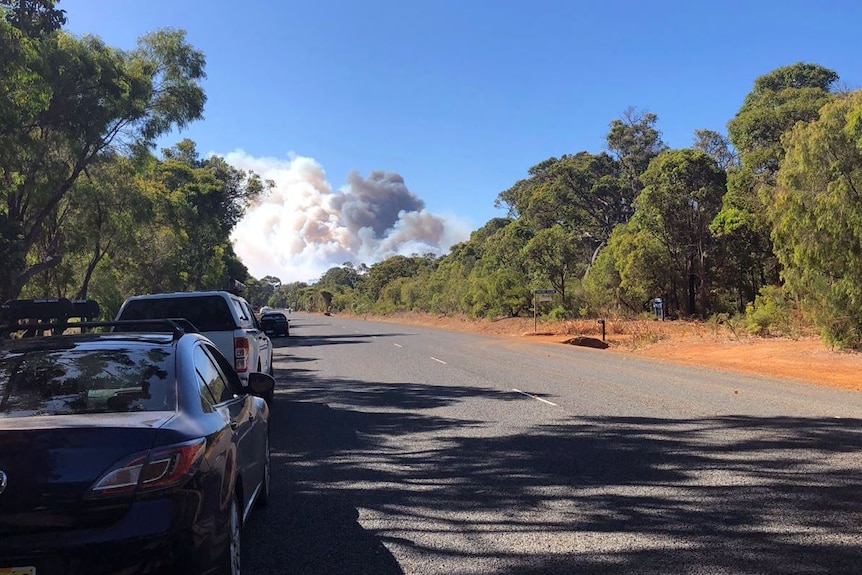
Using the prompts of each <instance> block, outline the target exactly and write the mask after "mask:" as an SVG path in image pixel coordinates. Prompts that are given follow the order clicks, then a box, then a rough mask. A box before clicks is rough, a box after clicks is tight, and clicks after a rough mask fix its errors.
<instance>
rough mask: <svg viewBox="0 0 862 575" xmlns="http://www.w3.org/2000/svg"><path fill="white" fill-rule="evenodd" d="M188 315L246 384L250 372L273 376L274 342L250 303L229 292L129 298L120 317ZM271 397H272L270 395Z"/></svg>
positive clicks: (133, 318) (125, 318) (161, 294)
mask: <svg viewBox="0 0 862 575" xmlns="http://www.w3.org/2000/svg"><path fill="white" fill-rule="evenodd" d="M173 318H185V319H187V320H188V321H189V322H191V323H192V324H193V325H194V326H195V328H197V330H198V331H199V332H200V333H201V335H203V336H204V337H206V338H207V339H209V340H210V341H212V342H213V343H214V344H215V345H216V347H217V348H218V350H219V351H220V352H221V353H222V354H223V355H224V356H225V357H226V358H228V359H229V360H231V361H232V362H233V367H234V369H235V370H236V372H237V374H238V375H239V377H240V380H241V382H242V384H243V386H246V387H247V386H248V376H249V373H251V372H253V371H260V372H263V373H267V374H269V375H272V372H273V367H272V343H271V342H270V339H269V337H268V336H267V335H266V334H265V333H264V331H263V330H262V329H261V327H260V323H259V322H258V319H257V318H256V317H255V315H254V313H252V311H251V306H250V305H249V304H248V302H247V301H246V300H245V299H243V298H241V297H239V296H237V295H234V294H232V293H230V292H227V291H194V292H171V293H157V294H147V295H136V296H132V297H130V298H128V299H127V300H126V301H125V302H123V305H122V306H121V307H120V311H119V312H118V313H117V317H116V319H117V320H136V319H173ZM267 399H268V400H270V399H271V398H267Z"/></svg>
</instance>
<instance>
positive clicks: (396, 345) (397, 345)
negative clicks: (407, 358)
mask: <svg viewBox="0 0 862 575" xmlns="http://www.w3.org/2000/svg"><path fill="white" fill-rule="evenodd" d="M393 345H394V346H395V347H404V346H403V345H399V344H397V343H395V344H393Z"/></svg>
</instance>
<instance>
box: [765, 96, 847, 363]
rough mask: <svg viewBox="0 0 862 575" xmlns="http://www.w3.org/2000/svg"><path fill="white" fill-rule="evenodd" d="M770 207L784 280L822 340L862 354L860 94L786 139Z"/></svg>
mask: <svg viewBox="0 0 862 575" xmlns="http://www.w3.org/2000/svg"><path fill="white" fill-rule="evenodd" d="M782 143H783V149H784V151H785V155H784V159H783V161H782V163H781V168H780V169H779V171H778V187H777V191H776V194H775V204H774V206H773V207H771V209H770V217H771V219H772V220H773V222H774V224H775V225H774V229H773V239H774V242H775V249H776V253H777V254H778V257H779V259H780V261H781V264H782V265H783V272H782V277H783V279H784V280H785V282H786V286H787V288H789V289H790V290H791V293H793V294H795V295H797V296H798V297H799V298H801V299H802V300H803V301H804V302H805V304H806V307H807V308H808V309H809V310H810V311H812V312H813V316H814V318H815V320H816V322H817V325H818V326H819V327H820V329H821V332H822V334H823V336H824V338H825V339H826V340H827V341H828V342H829V343H831V344H833V345H837V346H839V347H849V348H853V349H862V91H859V92H853V93H851V94H848V95H846V96H843V97H840V98H838V99H835V100H833V101H832V102H830V103H828V104H826V105H825V106H824V107H823V108H822V109H821V110H820V112H819V115H818V119H816V120H814V121H812V122H809V123H807V124H805V123H799V124H797V125H796V126H795V127H794V128H793V129H792V130H791V131H790V132H788V133H787V134H786V135H785V136H784V138H783V139H782Z"/></svg>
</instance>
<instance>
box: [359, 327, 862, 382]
mask: <svg viewBox="0 0 862 575" xmlns="http://www.w3.org/2000/svg"><path fill="white" fill-rule="evenodd" d="M367 319H369V320H375V321H387V322H392V323H401V324H412V325H424V326H431V327H437V328H442V329H453V330H459V331H470V332H476V333H483V334H486V335H494V336H499V337H506V338H517V339H519V340H522V341H540V342H543V343H548V344H557V345H570V344H572V343H574V342H576V341H577V342H579V344H586V345H590V344H593V345H601V341H602V340H601V337H602V336H601V325H599V324H598V322H596V321H595V320H577V321H570V322H552V323H543V322H538V323H535V322H534V320H533V319H532V318H503V319H498V320H494V321H490V320H473V319H470V318H467V317H460V316H454V317H452V316H435V315H431V314H422V313H397V314H391V315H388V316H370V315H369V316H367ZM605 332H606V335H605V341H606V343H607V345H608V347H607V348H606V349H596V350H595V353H618V354H631V355H636V356H640V357H645V358H650V359H656V360H661V361H670V362H675V363H683V364H690V365H699V366H704V367H711V368H715V369H722V370H728V371H736V372H741V373H746V374H752V375H760V376H765V377H772V378H778V379H786V380H791V381H797V382H802V383H808V384H812V385H820V386H825V387H834V388H839V389H846V390H853V391H862V354H860V353H852V352H842V351H835V350H831V349H829V348H828V347H827V346H826V345H825V344H824V343H823V342H822V341H821V340H820V339H819V338H817V337H813V336H812V337H804V338H798V339H785V338H768V337H752V336H748V335H747V334H744V333H743V334H740V333H733V332H731V331H730V330H729V329H727V328H726V327H723V326H718V325H711V324H709V325H708V324H704V323H698V322H688V321H665V322H660V321H651V320H621V321H615V320H607V322H606V324H605Z"/></svg>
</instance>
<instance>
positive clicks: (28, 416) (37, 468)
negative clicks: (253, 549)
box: [0, 306, 274, 575]
mask: <svg viewBox="0 0 862 575" xmlns="http://www.w3.org/2000/svg"><path fill="white" fill-rule="evenodd" d="M5 307H7V306H4V308H5ZM0 316H2V310H0ZM16 322H17V320H15V322H13V323H16ZM150 323H151V324H152V326H150V325H147V326H143V325H142V324H140V323H138V324H137V325H135V326H134V331H133V332H132V331H129V332H124V331H122V330H123V329H126V328H128V327H129V326H128V325H127V324H123V323H122V322H112V323H111V324H110V328H109V329H112V330H114V331H112V332H104V333H79V334H76V335H51V333H60V332H62V331H64V330H65V331H69V329H68V326H71V325H76V324H66V327H61V328H53V329H49V330H43V329H42V326H36V328H37V329H35V332H37V335H36V336H35V337H22V338H20V339H9V338H8V337H7V338H5V339H3V341H0V446H2V449H0V573H9V572H12V573H16V574H19V573H20V574H36V575H52V574H60V573H63V574H78V573H80V574H83V573H86V574H88V575H90V574H103V573H104V574H107V573H136V574H137V573H159V574H163V573H219V574H221V573H225V574H227V573H238V572H239V566H240V529H241V527H242V525H243V522H244V521H245V519H246V518H247V516H248V513H249V511H250V510H251V508H252V507H253V505H254V504H255V502H256V501H259V502H264V501H265V500H266V498H267V497H268V495H269V485H270V477H269V474H270V463H269V439H268V420H269V408H268V407H267V404H266V403H265V401H264V400H263V399H262V398H261V397H260V396H261V395H265V394H267V393H269V392H270V391H271V390H272V388H273V386H274V381H273V379H272V378H271V377H270V376H268V375H265V374H262V373H253V374H252V375H251V377H250V381H249V386H248V388H244V387H243V386H242V384H241V383H240V380H239V377H238V376H237V374H236V373H235V372H234V371H233V369H232V367H231V364H230V363H229V362H228V361H227V360H226V359H225V358H224V357H223V356H222V355H221V354H220V353H219V351H218V350H217V349H216V348H215V346H214V345H213V344H212V342H210V341H209V340H208V339H206V338H204V337H203V336H201V335H199V334H196V333H186V332H185V331H183V329H182V328H181V327H180V325H179V324H177V323H175V322H170V321H153V322H150ZM157 324H160V325H162V326H164V327H161V328H158V327H157ZM26 325H28V326H32V323H28V324H26ZM77 325H84V326H88V325H90V324H86V323H85V324H77ZM94 325H95V324H94ZM99 325H101V326H102V329H105V327H104V326H105V325H107V324H99ZM7 327H8V324H7ZM159 329H161V330H165V329H167V330H168V331H167V333H161V332H159V331H158V330H159ZM14 330H15V329H14V328H13V329H11V330H4V335H7V336H8V332H11V331H14ZM28 330H29V332H30V333H24V332H20V331H19V332H18V334H17V335H21V334H22V333H24V335H33V331H34V329H33V328H32V327H30V328H28ZM144 330H146V331H144ZM76 331H85V330H82V329H78V330H76ZM46 334H47V335H46ZM249 391H251V393H249Z"/></svg>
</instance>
